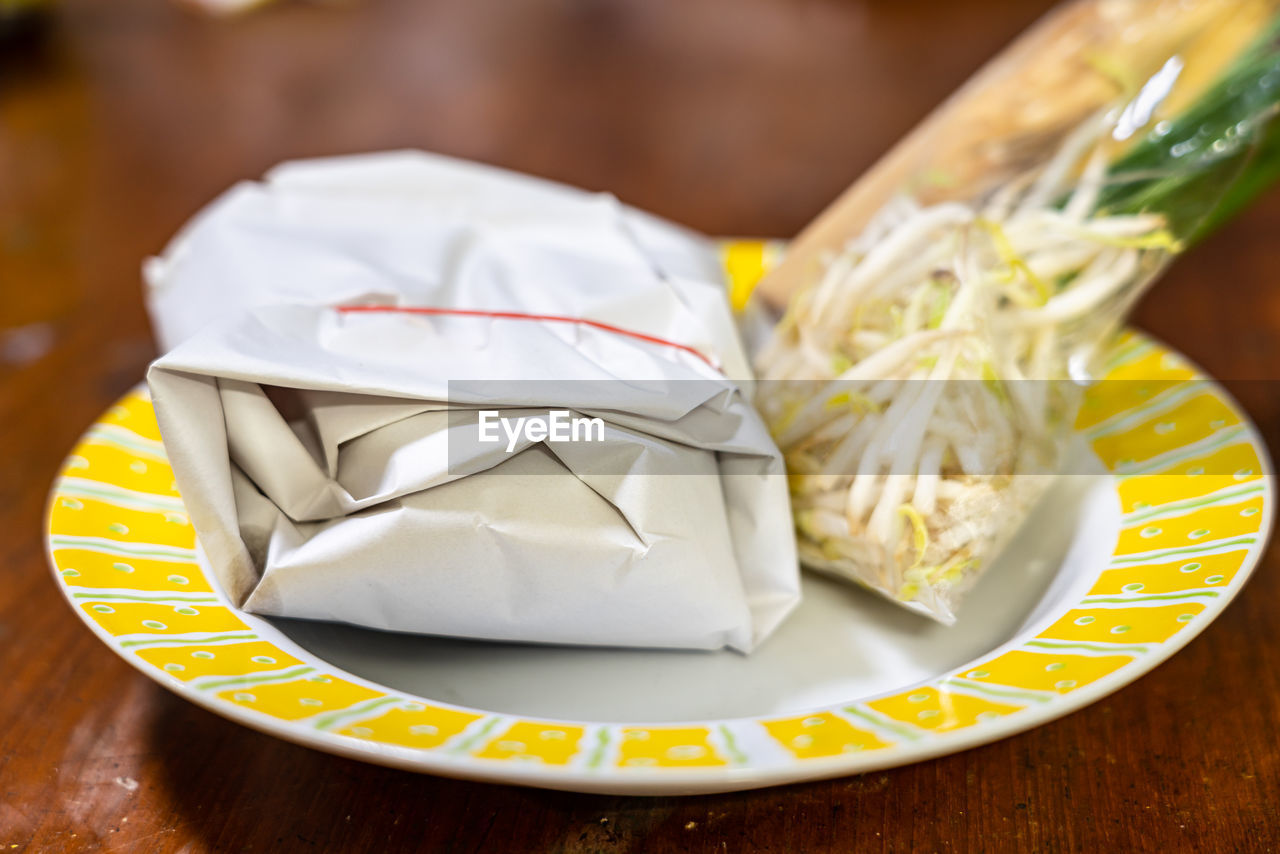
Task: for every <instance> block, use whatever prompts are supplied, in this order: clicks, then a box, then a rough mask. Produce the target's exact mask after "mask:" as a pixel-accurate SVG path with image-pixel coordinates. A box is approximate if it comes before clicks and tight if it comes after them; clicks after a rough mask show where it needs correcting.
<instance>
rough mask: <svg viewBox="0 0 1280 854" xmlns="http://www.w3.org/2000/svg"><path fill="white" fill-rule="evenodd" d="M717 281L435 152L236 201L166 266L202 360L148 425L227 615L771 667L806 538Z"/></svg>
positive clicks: (284, 177)
mask: <svg viewBox="0 0 1280 854" xmlns="http://www.w3.org/2000/svg"><path fill="white" fill-rule="evenodd" d="M711 270H714V256H713V255H712V254H711V252H710V250H709V248H708V246H707V244H706V243H705V242H704V241H702V240H700V239H698V238H696V237H694V236H691V235H687V234H685V233H684V232H681V231H679V230H677V229H675V228H673V227H670V226H667V225H665V224H663V223H660V222H658V221H656V220H653V219H651V218H648V217H646V216H644V215H641V214H637V213H635V212H633V211H630V210H628V209H626V208H624V207H623V206H621V205H619V204H618V203H617V202H616V201H615V200H613V199H612V198H610V197H603V196H592V195H588V194H585V193H579V192H577V191H572V190H568V189H565V188H560V187H557V186H555V185H550V184H546V183H544V182H539V181H534V180H533V179H526V178H521V177H518V176H507V175H505V174H503V173H498V172H496V171H495V170H489V169H485V168H483V167H477V166H472V165H467V164H460V163H457V162H455V161H448V160H444V159H440V158H431V157H427V156H425V155H392V156H387V157H381V158H379V157H371V158H358V159H354V160H348V161H329V162H319V163H314V164H299V165H294V166H289V167H286V168H285V169H283V170H281V171H279V172H277V173H276V174H275V175H273V177H272V178H271V180H269V181H268V182H267V183H266V184H264V185H246V186H243V187H240V188H238V189H236V190H234V191H233V192H232V193H231V194H230V195H229V196H228V197H226V198H224V199H223V200H221V201H219V202H218V203H217V204H215V205H214V206H213V208H212V209H211V210H210V211H208V212H206V213H205V214H204V215H202V216H201V217H200V218H198V219H197V220H196V221H195V222H194V223H193V225H192V226H191V227H189V228H188V229H187V231H186V232H185V233H184V234H183V235H181V236H180V237H179V239H178V240H177V241H176V242H175V244H174V245H173V246H172V247H171V248H170V250H169V251H168V252H167V253H166V256H165V257H164V258H162V259H159V260H157V261H155V262H153V263H152V264H151V265H150V267H149V270H148V274H149V279H150V283H151V286H152V299H151V308H152V311H153V316H154V318H155V320H156V325H157V329H158V330H159V333H160V337H161V338H162V340H164V341H166V342H170V343H177V342H181V343H177V346H176V347H175V348H174V349H173V350H172V351H171V352H169V353H168V354H167V355H165V356H163V357H162V358H161V359H159V360H158V361H157V362H156V364H155V365H154V366H153V367H152V369H151V372H150V374H149V382H150V385H151V390H152V396H153V399H154V402H155V407H156V413H157V416H158V418H159V421H160V425H161V430H162V432H163V435H164V440H165V447H166V450H167V451H168V453H169V456H170V459H171V461H172V463H173V466H174V471H175V474H176V476H177V481H178V486H179V489H180V491H181V492H182V495H183V498H184V500H185V502H186V504H187V507H188V510H189V512H190V516H191V521H192V523H193V525H194V526H195V528H196V530H197V533H198V534H199V538H200V542H201V545H202V547H203V549H204V550H205V552H206V553H207V555H208V558H209V561H210V563H211V565H212V568H213V569H214V571H215V572H216V573H217V576H218V577H219V578H220V579H221V581H222V583H223V586H224V588H225V589H226V591H227V593H228V595H229V596H230V597H231V598H232V599H233V601H235V602H236V603H237V604H240V605H242V606H243V607H244V608H245V609H247V610H249V611H252V612H255V613H261V614H270V615H281V616H291V617H306V618H316V619H326V620H336V621H342V622H348V623H354V624H358V625H364V626H370V627H375V628H380V629H391V630H398V631H409V632H421V633H431V634H442V635H452V636H461V637H474V638H490V639H505V640H520V641H532V642H545V643H569V644H601V645H619V646H655V647H687V648H699V649H714V648H719V647H722V646H727V647H730V648H733V649H736V650H740V651H744V652H745V651H750V650H751V649H752V648H753V647H754V646H755V645H756V644H758V643H759V642H760V641H761V640H762V639H763V638H765V637H766V636H767V635H768V634H769V633H770V632H771V631H772V630H773V629H774V628H775V627H776V626H777V625H778V624H779V623H780V622H781V621H782V619H783V618H784V617H785V616H786V615H787V614H788V613H789V611H790V610H791V609H792V608H793V607H794V606H795V604H796V603H797V601H798V599H799V588H798V578H797V566H796V556H795V544H794V542H793V541H792V539H791V537H789V536H787V535H786V533H785V532H786V531H787V530H788V528H789V513H790V510H789V505H788V498H787V491H786V484H785V476H784V474H783V471H782V464H781V457H780V454H779V453H778V451H777V449H776V446H775V445H774V444H773V442H772V440H771V439H770V437H769V435H768V432H767V430H766V429H765V427H764V425H763V423H762V422H761V420H760V419H759V416H758V415H757V414H756V413H755V411H754V409H753V408H752V407H751V405H750V403H749V402H748V401H747V400H746V399H745V397H744V396H743V393H742V391H741V390H740V387H739V384H738V383H739V381H741V380H742V379H744V378H745V370H746V369H745V357H744V355H743V354H742V352H741V351H740V347H739V345H738V343H737V340H736V337H735V335H734V331H733V326H732V319H731V317H730V314H729V311H728V308H727V304H726V302H725V297H724V294H723V291H722V289H721V287H720V285H719V283H718V282H717V281H715V279H713V278H711V277H710V276H707V277H705V278H703V277H702V275H703V273H704V272H707V271H711ZM219 285H223V286H224V287H223V288H222V289H221V290H219ZM205 321H211V322H208V323H205ZM538 424H541V425H542V427H541V428H538V427H537V425H538ZM535 428H537V429H535Z"/></svg>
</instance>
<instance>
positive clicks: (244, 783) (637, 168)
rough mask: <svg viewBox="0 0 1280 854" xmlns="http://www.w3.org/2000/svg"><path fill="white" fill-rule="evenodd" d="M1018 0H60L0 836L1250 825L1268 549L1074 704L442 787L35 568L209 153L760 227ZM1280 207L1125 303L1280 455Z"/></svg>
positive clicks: (803, 209) (33, 100)
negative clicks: (875, 764) (338, 161)
mask: <svg viewBox="0 0 1280 854" xmlns="http://www.w3.org/2000/svg"><path fill="white" fill-rule="evenodd" d="M1047 6H1048V4H1047V2H1044V0H1036V2H1028V0H949V2H944V0H894V2H890V0H861V2H836V0H700V2H688V0H685V2H681V0H669V2H657V1H656V0H609V2H606V0H520V2H516V0H473V2H467V1H466V0H454V2H444V0H439V2H426V0H382V2H372V0H370V2H363V3H351V4H345V5H305V4H293V3H285V4H282V5H280V6H277V7H273V8H270V9H267V10H264V11H262V12H260V13H258V14H255V15H252V16H250V17H247V18H244V19H241V20H234V21H216V20H208V19H204V18H201V17H198V16H195V15H192V14H189V13H186V12H183V11H182V10H180V9H178V8H176V7H175V6H172V5H170V4H168V3H164V2H159V0H112V2H110V3H102V2H93V0H64V2H63V3H62V4H61V5H60V6H59V7H58V10H57V13H56V14H57V18H56V20H55V22H54V26H53V27H52V29H51V33H50V40H49V43H48V45H47V46H46V48H45V49H43V50H39V51H15V50H12V49H9V48H6V49H5V52H4V54H3V55H0V288H3V297H4V299H3V301H2V302H0V329H3V328H8V329H9V330H10V331H7V332H3V333H0V360H3V361H0V448H2V449H3V451H4V455H3V462H0V531H3V532H4V534H5V536H4V537H3V539H2V540H0V566H2V567H3V573H4V578H5V582H6V583H4V584H3V585H0V674H3V680H2V681H0V850H4V851H8V850H14V851H40V852H45V851H80V850H104V851H144V852H145V851H159V852H171V851H172V852H176V851H188V852H205V851H272V852H275V851H294V850H298V851H312V850H314V851H363V850H370V851H399V850H406V851H408V850H442V851H459V852H470V851H566V852H585V851H606V852H615V851H616V852H624V851H625V852H630V851H636V852H641V851H643V852H676V851H698V852H701V851H708V852H717V851H724V852H734V851H824V850H839V851H849V850H857V851H952V850H955V851H983V850H986V851H1002V850H1036V851H1097V850H1101V849H1111V850H1135V849H1141V850H1271V849H1272V848H1273V847H1275V845H1276V842H1275V840H1276V837H1277V832H1278V829H1280V757H1278V753H1277V743H1278V742H1280V732H1278V731H1277V730H1278V723H1277V722H1280V676H1278V674H1280V620H1276V619H1275V613H1276V609H1277V608H1280V576H1278V574H1277V570H1278V569H1280V567H1278V566H1277V559H1276V557H1275V556H1274V554H1273V555H1270V556H1268V558H1267V559H1266V560H1265V562H1264V565H1263V566H1262V567H1261V568H1260V569H1259V571H1258V575H1257V577H1256V578H1255V579H1254V580H1253V581H1252V582H1251V583H1250V585H1249V587H1248V588H1247V590H1246V591H1245V593H1244V594H1243V595H1242V596H1241V597H1240V599H1239V600H1238V601H1237V602H1236V603H1235V604H1233V605H1232V606H1231V607H1230V608H1229V609H1228V610H1227V611H1226V613H1225V614H1224V615H1223V616H1222V617H1221V618H1220V619H1219V620H1218V621H1217V622H1215V623H1214V624H1213V625H1212V626H1211V627H1210V628H1209V629H1208V630H1207V631H1206V632H1205V633H1204V635H1202V636H1201V637H1200V638H1199V639H1197V640H1195V641H1194V642H1193V643H1192V644H1191V645H1190V646H1189V647H1188V648H1187V649H1186V650H1185V651H1184V652H1182V653H1180V654H1178V655H1177V656H1175V657H1174V658H1173V659H1171V660H1170V661H1169V662H1168V663H1166V664H1164V665H1162V666H1161V667H1160V668H1159V669H1158V670H1157V671H1156V672H1154V673H1153V674H1151V675H1149V676H1147V677H1145V678H1143V679H1141V680H1139V681H1138V682H1137V683H1135V684H1134V685H1132V686H1130V687H1127V688H1125V689H1123V690H1122V691H1120V692H1118V693H1117V694H1115V695H1113V696H1112V697H1110V698H1108V699H1106V700H1103V701H1102V702H1099V703H1097V704H1095V705H1094V706H1091V707H1089V708H1088V709H1086V710H1084V711H1081V712H1079V713H1077V714H1074V715H1072V716H1070V717H1068V718H1066V719H1063V720H1061V721H1058V722H1056V723H1053V724H1050V725H1047V726H1043V727H1040V728H1038V729H1036V730H1034V731H1032V732H1029V733H1026V734H1024V735H1021V736H1018V737H1015V738H1011V739H1008V740H1006V741H1003V742H1000V743H998V744H994V745H990V746H987V747H983V748H979V749H976V750H972V751H969V752H966V753H962V754H959V755H955V756H950V757H947V758H944V759H940V760H936V761H931V762H926V763H921V764H919V765H915V766H911V767H907V768H902V769H898V770H895V771H890V772H885V773H878V774H869V775H865V776H862V777H856V778H851V779H844V780H837V781H832V782H824V783H815V784H809V785H800V786H791V787H787V788H783V789H774V790H766V791H761V792H750V793H743V794H735V795H725V796H709V797H698V798H689V799H670V798H659V799H625V798H614V797H589V796H577V795H568V794H557V793H548V792H540V791H533V790H523V789H515V788H506V787H497V786H488V785H480V784H473V783H459V782H454V781H449V780H443V779H438V778H432V777H426V776H417V775H413V774H408V773H403V772H396V771H389V770H385V769H381V768H375V767H371V766H366V765H361V764H358V763H355V762H350V761H347V760H342V759H337V758H333V757H330V756H327V755H323V754H320V753H316V752H313V751H309V750H306V749H303V748H298V747H294V746H291V745H287V744H284V743H281V742H279V741H276V740H274V739H271V738H268V737H266V736H262V735H258V734H256V733H254V732H251V731H249V730H247V729H244V728H242V727H240V726H237V725H235V724H232V723H229V722H227V721H224V720H222V719H220V718H218V717H216V716H214V715H211V714H209V713H207V712H204V711H201V710H199V709H197V708H195V707H193V706H191V705H189V704H187V703H185V702H183V701H181V700H179V699H177V698H176V697H174V696H171V695H170V694H168V693H167V692H166V691H164V689H162V688H160V687H158V686H157V685H155V684H154V683H152V682H151V681H149V680H148V679H146V678H145V677H143V676H141V675H140V674H138V673H136V672H135V671H133V670H132V669H130V668H129V667H128V666H127V665H126V664H125V663H124V662H123V661H121V660H119V659H118V658H116V656H115V655H114V654H113V653H111V652H110V651H109V650H107V649H106V648H105V647H104V646H103V645H101V644H100V643H99V642H98V641H97V640H96V639H95V638H94V637H93V636H92V635H91V634H90V632H89V631H88V630H87V629H86V628H85V627H84V626H83V625H81V623H80V622H79V621H78V620H77V619H76V617H75V616H74V615H73V614H72V613H71V612H70V610H69V609H68V608H67V607H66V606H65V605H64V604H63V602H62V600H61V597H60V595H59V594H58V592H57V591H56V589H55V588H54V585H53V584H52V583H51V581H50V579H49V572H48V569H47V568H46V566H45V560H44V556H43V553H42V546H41V541H40V529H41V519H42V513H43V506H44V500H45V492H46V489H47V486H48V484H49V482H50V479H51V478H52V477H53V474H54V472H55V470H56V468H57V466H58V464H59V461H60V459H61V457H62V456H63V455H64V454H65V453H66V451H67V450H68V448H69V447H70V445H71V443H72V442H73V441H74V439H75V438H76V436H77V435H78V434H79V433H80V431H81V430H82V429H83V428H84V427H85V426H86V425H87V424H89V423H90V422H91V421H92V419H93V418H94V416H95V415H97V414H98V412H100V411H101V410H102V409H104V408H105V407H106V406H107V405H108V404H109V403H110V402H111V401H112V400H113V399H114V398H115V397H116V396H117V395H118V394H120V393H121V392H123V391H124V390H126V389H127V388H128V387H129V386H131V385H132V384H133V383H135V382H136V381H137V380H138V379H139V378H140V377H141V376H142V373H143V370H144V368H145V366H146V364H147V362H148V360H149V359H150V358H151V357H152V355H153V347H152V344H151V342H150V337H149V332H148V329H147V324H146V320H145V317H144V314H143V311H142V307H141V300H140V297H139V277H138V265H139V262H140V260H141V259H142V258H143V257H144V256H146V255H147V254H148V253H151V252H154V251H156V250H158V249H159V248H160V247H161V245H162V244H163V242H164V241H165V240H166V239H167V238H168V237H169V236H170V235H171V234H172V233H173V232H174V230H175V229H176V228H177V227H178V226H179V225H180V224H181V223H182V221H183V220H184V219H186V218H187V217H188V216H189V215H191V214H192V213H193V212H194V211H195V210H196V209H197V208H198V207H199V206H200V205H201V204H203V203H205V202H206V201H208V200H209V199H210V198H212V197H213V196H214V195H215V194H216V193H218V192H219V191H220V190H222V189H224V188H225V187H226V186H228V185H229V184H231V183H232V182H234V181H237V180H240V179H245V178H252V177H254V176H257V175H259V174H260V173H261V172H262V171H263V170H264V169H266V168H267V167H268V166H270V165H272V164H273V163H275V162H276V161H279V160H281V159H285V158H289V157H298V156H305V155H318V154H332V153H339V152H350V151H362V150H372V149H384V148H394V147H421V148H427V149H431V150H434V151H440V152H445V153H449V154H455V155H460V156H465V157H472V158H476V159H480V160H484V161H488V162H493V163H497V164H501V165H503V166H509V167H512V168H516V169H522V170H526V171H529V172H533V173H535V174H540V175H546V176H549V177H552V178H556V179H559V180H564V181H569V182H572V183H575V184H579V185H582V186H586V187H589V188H593V189H609V190H611V191H613V192H615V193H617V194H618V195H619V196H620V197H621V198H623V199H624V200H625V201H628V202H631V203H633V204H636V205H639V206H641V207H645V208H649V209H651V210H654V211H656V212H657V213H659V214H663V215H665V216H669V217H672V218H674V219H677V220H680V221H682V222H685V223H687V224H689V225H691V226H694V227H696V228H700V229H703V230H705V231H708V232H711V233H720V234H762V235H776V236H789V235H792V234H794V233H795V232H796V231H797V229H799V228H800V227H801V226H802V225H803V224H804V223H805V222H806V221H808V220H809V219H810V218H811V217H812V216H813V215H814V214H816V213H817V212H818V211H819V210H821V209H822V208H823V207H824V206H825V205H826V204H827V203H828V202H829V201H830V200H831V199H833V198H834V197H835V196H836V195H837V194H838V193H839V192H840V191H841V190H842V189H843V188H844V187H845V186H846V185H847V184H848V183H849V182H850V181H851V180H852V179H853V178H854V177H855V176H856V175H857V174H859V173H860V172H861V171H862V170H863V169H865V168H866V167H867V166H868V165H869V164H870V163H871V162H872V161H873V160H874V159H875V158H876V157H877V156H879V155H880V154H881V153H882V152H883V151H884V150H885V149H887V148H888V147H889V145H891V144H892V143H893V142H894V141H895V140H896V139H897V138H898V137H899V136H901V135H902V134H903V133H904V132H905V131H906V130H908V129H909V128H910V127H911V126H912V125H913V124H914V123H915V122H916V121H917V120H918V119H919V118H920V117H921V116H923V115H924V114H925V113H926V112H927V111H928V110H929V109H930V108H931V107H932V106H933V105H934V104H935V103H937V102H938V101H939V100H941V99H942V98H943V97H945V96H946V95H947V94H948V92H949V91H950V90H952V89H953V88H954V87H955V86H956V85H957V84H958V83H959V82H960V81H961V80H963V79H964V77H966V76H967V75H968V74H969V73H971V72H972V71H973V70H974V69H975V68H977V67H978V66H979V65H980V64H981V63H982V61H983V60H984V59H985V58H986V57H988V56H989V55H991V54H992V53H994V52H995V51H996V50H997V49H998V48H999V47H1000V46H1001V45H1002V44H1003V43H1005V42H1007V41H1008V40H1009V39H1010V38H1011V37H1012V36H1013V35H1015V34H1016V33H1017V32H1018V31H1019V30H1021V29H1022V28H1023V27H1025V26H1026V25H1027V24H1029V23H1030V22H1031V21H1032V20H1034V19H1035V18H1036V17H1038V16H1039V15H1040V14H1042V13H1043V12H1044V11H1045V9H1046V8H1047ZM1277 233H1280V196H1277V195H1275V194H1273V195H1271V196H1270V197H1268V198H1267V199H1265V200H1264V201H1263V203H1262V204H1261V205H1259V206H1258V207H1257V208H1256V209H1254V210H1253V211H1251V212H1250V213H1249V214H1247V215H1246V216H1244V217H1243V218H1242V219H1241V220H1239V221H1238V222H1237V223H1235V224H1234V225H1232V226H1231V227H1229V228H1228V229H1227V230H1225V231H1223V232H1222V233H1220V234H1219V235H1217V236H1215V237H1214V238H1213V239H1211V240H1210V241H1209V242H1207V243H1205V244H1204V245H1202V246H1200V247H1199V248H1197V249H1196V250H1195V251H1194V252H1193V253H1191V255H1190V256H1189V257H1187V258H1185V259H1183V261H1182V262H1181V263H1180V265H1179V266H1178V267H1177V268H1176V269H1175V270H1174V272H1173V273H1171V274H1170V275H1169V276H1168V278H1167V279H1166V280H1165V281H1164V282H1163V283H1162V284H1161V285H1159V286H1158V287H1157V288H1156V289H1155V290H1154V291H1153V292H1152V293H1151V295H1150V296H1149V297H1148V299H1147V300H1146V301H1145V302H1144V304H1143V305H1142V306H1141V308H1140V309H1139V311H1138V314H1137V322H1138V323H1139V324H1140V325H1141V326H1143V327H1144V328H1146V329H1147V330H1149V331H1151V332H1152V333H1154V334H1156V335H1157V336H1159V337H1160V338H1163V339H1164V340H1166V341H1169V342H1170V343H1172V344H1174V345H1176V346H1177V347H1178V348H1179V349H1181V350H1183V351H1184V352H1186V353H1188V354H1189V355H1190V356H1192V357H1193V358H1194V359H1196V360H1197V361H1199V362H1200V363H1201V364H1202V365H1204V366H1205V367H1206V368H1208V369H1209V370H1210V371H1212V372H1213V373H1215V374H1217V375H1219V376H1222V377H1225V378H1228V379H1230V380H1233V381H1235V382H1233V384H1232V385H1233V388H1235V389H1236V390H1237V391H1238V393H1239V394H1240V396H1241V397H1242V399H1243V400H1244V402H1245V404H1246V405H1247V407H1248V408H1249V409H1250V411H1251V412H1252V414H1253V415H1254V417H1255V418H1256V419H1257V421H1258V423H1259V425H1260V427H1261V428H1262V429H1263V431H1264V432H1265V434H1266V435H1267V437H1268V440H1269V441H1271V442H1272V443H1273V444H1272V446H1273V447H1275V444H1274V443H1275V441H1276V439H1277V438H1278V437H1277V431H1280V411H1278V408H1280V405H1278V403H1277V401H1278V400H1280V395H1277V393H1276V391H1277V388H1280V387H1278V386H1276V385H1275V384H1274V383H1271V382H1269V381H1270V380H1274V379H1275V378H1276V376H1277V372H1278V370H1280V334H1278V333H1280V288H1277V287H1276V284H1275V281H1276V277H1277V271H1278V269H1280V255H1278V254H1277V249H1276V241H1275V235H1276V234H1277ZM14 327H21V330H22V331H21V332H20V333H17V335H16V337H15V333H14V332H13V331H12V328H14ZM15 846H16V847H15Z"/></svg>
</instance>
